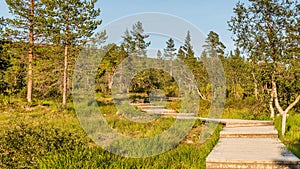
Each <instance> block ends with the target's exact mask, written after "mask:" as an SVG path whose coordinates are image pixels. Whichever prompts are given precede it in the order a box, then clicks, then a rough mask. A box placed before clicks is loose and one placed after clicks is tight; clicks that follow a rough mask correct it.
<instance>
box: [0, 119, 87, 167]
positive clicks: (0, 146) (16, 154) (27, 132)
mask: <svg viewBox="0 0 300 169" xmlns="http://www.w3.org/2000/svg"><path fill="white" fill-rule="evenodd" d="M1 135H2V136H1V138H0V168H31V167H33V166H36V159H37V157H40V156H43V155H47V154H51V153H54V152H67V151H71V150H74V149H76V148H78V147H83V146H84V145H85V144H86V143H87V141H85V140H84V138H82V137H80V136H78V135H76V134H75V133H71V132H68V131H63V130H62V129H59V128H54V127H52V126H49V125H48V126H47V125H43V124H37V125H34V124H30V123H24V122H16V123H15V124H13V123H11V125H10V128H8V127H7V128H6V129H5V130H4V133H2V134H1Z"/></svg>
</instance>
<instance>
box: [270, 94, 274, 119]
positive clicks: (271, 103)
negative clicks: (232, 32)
mask: <svg viewBox="0 0 300 169" xmlns="http://www.w3.org/2000/svg"><path fill="white" fill-rule="evenodd" d="M269 107H270V111H271V118H272V119H274V118H275V110H274V107H273V97H272V96H271V98H270V101H269Z"/></svg>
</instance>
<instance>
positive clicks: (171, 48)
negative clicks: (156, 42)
mask: <svg viewBox="0 0 300 169" xmlns="http://www.w3.org/2000/svg"><path fill="white" fill-rule="evenodd" d="M166 43H167V47H166V48H165V49H164V56H165V58H168V59H169V60H170V65H169V66H170V75H171V76H173V59H174V56H175V55H176V53H175V51H176V48H175V44H174V40H173V39H172V38H170V39H169V40H168V41H167V42H166Z"/></svg>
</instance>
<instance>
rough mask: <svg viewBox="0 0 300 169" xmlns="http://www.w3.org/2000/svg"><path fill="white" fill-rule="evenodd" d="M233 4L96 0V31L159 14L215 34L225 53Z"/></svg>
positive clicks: (5, 11) (232, 0) (2, 2)
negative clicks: (127, 18)
mask: <svg viewBox="0 0 300 169" xmlns="http://www.w3.org/2000/svg"><path fill="white" fill-rule="evenodd" d="M237 2H238V0H230V1H221V0H188V1H184V0H98V2H97V5H96V6H97V7H99V8H100V9H101V19H102V20H103V24H102V25H101V26H100V27H99V29H101V28H103V26H104V25H107V24H109V23H111V22H112V21H114V20H117V19H119V18H121V17H124V16H128V15H132V14H136V13H143V12H162V13H165V14H171V15H174V16H178V17H180V18H183V19H185V20H186V21H188V22H190V23H191V24H193V25H194V26H196V27H197V28H198V29H199V30H200V31H201V32H202V33H203V34H205V35H207V34H208V33H209V31H215V32H217V33H218V34H219V35H220V39H221V41H222V42H223V43H224V44H225V45H226V46H227V51H229V50H233V49H234V43H233V41H232V39H231V36H232V33H231V32H229V31H228V26H227V21H228V20H229V19H230V17H231V16H233V15H234V14H233V7H234V6H235V4H236V3H237ZM0 9H1V10H0V16H10V15H9V14H8V9H7V6H6V3H5V0H0ZM145 31H147V28H145ZM192 39H193V35H192Z"/></svg>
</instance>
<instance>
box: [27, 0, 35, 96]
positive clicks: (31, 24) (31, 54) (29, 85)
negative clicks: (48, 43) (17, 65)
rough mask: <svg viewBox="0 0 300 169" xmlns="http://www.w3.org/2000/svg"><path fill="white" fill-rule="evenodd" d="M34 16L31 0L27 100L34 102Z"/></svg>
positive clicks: (31, 0)
mask: <svg viewBox="0 0 300 169" xmlns="http://www.w3.org/2000/svg"><path fill="white" fill-rule="evenodd" d="M33 17H34V0H30V19H29V20H30V21H29V22H30V23H29V45H30V47H29V50H28V83H27V101H28V102H32V85H33V80H32V76H33V70H32V61H33V48H34V34H33V22H34V21H33Z"/></svg>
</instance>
